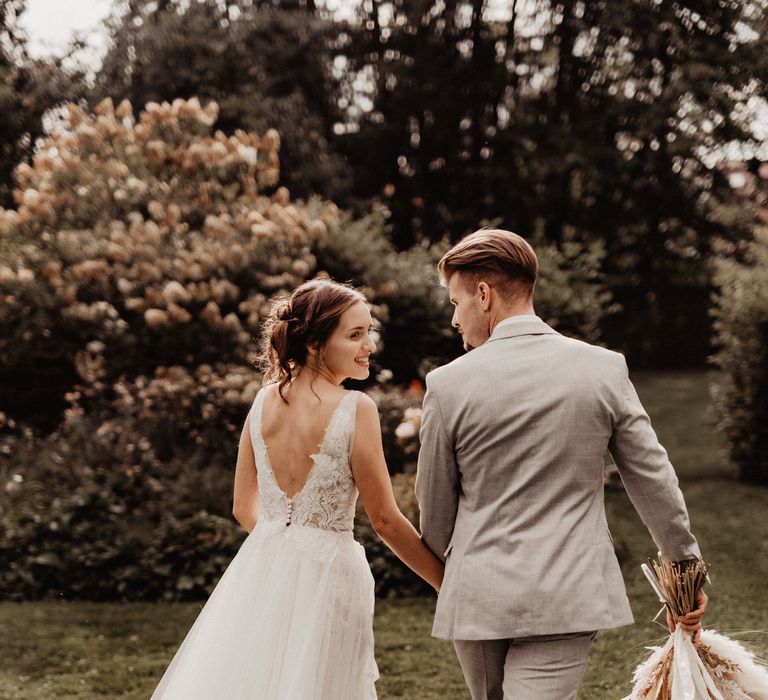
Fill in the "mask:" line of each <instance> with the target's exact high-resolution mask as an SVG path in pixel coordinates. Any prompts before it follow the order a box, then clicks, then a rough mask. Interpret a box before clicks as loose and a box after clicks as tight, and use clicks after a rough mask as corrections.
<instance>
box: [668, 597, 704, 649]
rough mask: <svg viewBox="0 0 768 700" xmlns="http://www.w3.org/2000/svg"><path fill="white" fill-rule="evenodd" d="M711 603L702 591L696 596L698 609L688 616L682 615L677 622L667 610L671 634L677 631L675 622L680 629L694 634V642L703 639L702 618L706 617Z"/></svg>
mask: <svg viewBox="0 0 768 700" xmlns="http://www.w3.org/2000/svg"><path fill="white" fill-rule="evenodd" d="M708 603H709V597H708V596H707V594H706V593H705V592H704V590H703V589H700V590H699V592H698V594H697V596H696V609H695V610H692V611H691V612H689V613H688V614H686V615H682V616H681V617H679V618H677V621H675V620H674V619H673V617H672V614H671V613H670V612H669V610H667V626H668V627H669V632H670V634H671V633H673V632H674V631H675V622H677V624H679V625H680V629H683V630H685V631H686V632H692V633H693V641H694V642H698V641H699V637H701V618H702V617H704V612H705V611H706V609H707V605H708Z"/></svg>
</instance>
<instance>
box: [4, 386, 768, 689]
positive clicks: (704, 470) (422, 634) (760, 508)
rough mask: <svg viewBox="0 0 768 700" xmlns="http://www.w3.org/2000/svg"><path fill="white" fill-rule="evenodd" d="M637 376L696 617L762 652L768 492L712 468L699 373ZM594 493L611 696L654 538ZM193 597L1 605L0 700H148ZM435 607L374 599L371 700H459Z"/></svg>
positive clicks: (634, 654)
mask: <svg viewBox="0 0 768 700" xmlns="http://www.w3.org/2000/svg"><path fill="white" fill-rule="evenodd" d="M635 381H636V384H637V386H638V390H639V392H640V395H641V397H642V399H643V401H644V403H645V405H646V408H647V409H648V411H649V413H650V415H651V417H652V419H653V422H654V426H655V427H656V430H657V432H658V433H659V436H660V438H661V441H662V443H663V444H664V445H665V447H666V448H667V450H668V451H669V453H670V456H671V458H672V461H673V463H674V464H675V466H676V468H677V471H678V474H679V476H680V482H681V485H682V488H683V491H684V493H685V496H686V500H687V502H688V505H689V509H690V513H691V521H692V524H693V529H694V532H695V533H696V535H697V536H698V538H699V540H700V542H701V546H702V549H703V551H704V554H705V558H706V559H707V561H708V562H709V564H710V565H711V575H712V584H713V585H712V586H711V587H710V591H709V592H710V596H711V599H712V601H711V610H710V614H709V615H708V617H707V624H708V626H711V627H715V628H717V629H718V630H720V631H723V632H725V633H727V634H731V635H733V636H738V637H739V638H740V639H742V640H743V641H747V642H748V643H750V644H751V645H752V646H753V648H754V649H755V650H756V651H757V652H758V653H759V655H761V656H762V657H763V658H766V657H768V586H766V581H767V580H768V536H766V535H768V529H767V526H766V525H765V522H766V515H768V489H761V488H756V487H750V486H745V485H743V484H739V483H738V482H736V481H735V479H734V475H733V474H732V472H731V470H730V469H729V468H728V467H726V466H724V460H723V458H722V455H721V454H720V452H719V444H718V439H717V435H716V433H715V431H714V430H713V428H712V426H711V421H710V417H709V414H708V407H709V395H708V387H707V380H706V376H705V375H704V374H701V373H679V374H652V375H640V376H637V377H635ZM606 502H607V510H608V520H609V523H610V526H611V530H612V532H613V536H614V539H615V541H616V543H617V547H618V548H619V549H620V553H621V556H622V559H623V568H624V575H625V578H626V581H627V587H628V591H629V596H630V600H631V602H632V607H633V610H634V613H635V618H636V620H637V623H636V624H635V625H632V626H629V627H624V628H620V629H617V630H608V631H604V632H601V633H600V634H599V635H598V638H597V640H596V642H595V645H594V647H593V650H592V654H591V656H590V663H589V668H588V670H587V675H586V677H585V680H584V684H583V687H582V692H581V694H580V700H609V699H610V700H616V699H617V698H621V697H622V696H623V695H624V694H626V693H627V692H628V691H629V680H630V677H631V672H632V669H633V668H634V667H635V665H636V664H637V663H638V662H639V660H640V659H641V658H644V657H645V655H646V654H647V652H646V651H645V649H644V646H645V645H647V644H650V643H654V642H658V641H661V640H662V639H663V637H664V631H663V630H662V629H661V628H660V627H658V626H657V625H655V624H653V623H652V622H651V621H650V620H651V618H652V617H653V615H654V614H655V613H656V611H657V609H658V605H657V603H656V601H655V599H654V597H653V595H652V594H651V592H650V589H649V587H648V585H647V583H645V580H644V579H643V578H642V574H641V573H640V569H639V564H640V562H641V561H643V560H644V559H645V558H646V557H647V556H650V555H653V554H654V553H655V548H654V545H653V542H652V540H651V539H650V537H649V535H648V534H647V532H646V530H645V528H644V527H643V525H642V523H641V522H640V521H639V518H638V517H637V515H636V514H635V512H634V510H633V509H632V506H631V504H630V502H629V500H628V498H627V497H626V495H624V494H623V493H608V494H607V497H606ZM201 605H202V604H201V603H195V604H172V605H169V604H162V603H158V604H151V603H150V604H144V603H135V604H100V603H68V602H61V603H59V602H55V601H51V602H42V603H21V604H17V603H0V698H13V699H14V700H16V699H18V700H43V699H46V700H47V699H48V698H56V699H57V700H69V699H72V698H79V699H80V698H120V699H121V700H140V699H141V700H146V699H147V698H148V697H149V696H150V694H151V692H152V690H153V688H154V685H155V684H156V682H157V680H159V677H160V675H161V674H162V672H163V670H164V668H165V666H166V664H167V663H168V661H169V660H170V657H171V656H172V655H173V652H174V651H175V649H176V647H177V645H178V643H179V642H180V641H181V639H182V638H183V637H184V635H185V633H186V631H187V630H188V629H189V626H190V625H191V624H192V622H193V620H194V619H195V617H196V616H197V614H198V612H199V610H200V608H201ZM433 610H434V602H433V601H432V600H431V599H409V600H396V601H389V600H382V601H378V602H377V607H376V621H375V627H376V655H377V660H378V663H379V668H380V671H381V676H382V678H381V680H380V682H379V684H378V688H379V697H380V698H381V699H382V700H388V699H390V698H407V699H409V700H437V699H438V698H439V699H440V700H468V698H469V694H468V693H467V691H466V688H465V686H464V684H463V681H462V678H461V673H460V671H459V667H458V664H457V662H456V660H455V656H454V654H453V648H452V647H451V645H450V644H449V643H447V642H440V641H438V640H435V639H432V638H430V636H429V630H430V626H431V617H432V612H433ZM750 630H762V632H758V633H754V632H748V631H750ZM745 632H746V633H745ZM211 700H219V699H213V698H212V699H211Z"/></svg>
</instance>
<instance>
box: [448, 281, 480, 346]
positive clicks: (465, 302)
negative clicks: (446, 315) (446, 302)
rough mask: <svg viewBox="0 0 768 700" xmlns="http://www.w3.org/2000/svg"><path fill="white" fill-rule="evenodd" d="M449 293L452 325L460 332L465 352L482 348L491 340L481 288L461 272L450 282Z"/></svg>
mask: <svg viewBox="0 0 768 700" xmlns="http://www.w3.org/2000/svg"><path fill="white" fill-rule="evenodd" d="M448 293H449V294H450V296H451V304H453V318H452V319H451V325H452V326H453V327H454V328H455V329H456V330H457V331H458V332H459V334H460V335H461V339H462V341H463V343H464V349H465V350H473V349H474V348H477V347H479V346H481V345H482V344H483V343H484V342H485V341H486V340H488V338H489V332H488V318H487V314H486V313H485V311H484V309H483V305H482V302H481V295H480V293H479V288H478V286H477V285H476V284H473V283H472V282H471V280H469V279H466V278H465V277H464V276H463V275H462V273H461V272H454V273H453V274H452V275H451V278H450V279H449V280H448Z"/></svg>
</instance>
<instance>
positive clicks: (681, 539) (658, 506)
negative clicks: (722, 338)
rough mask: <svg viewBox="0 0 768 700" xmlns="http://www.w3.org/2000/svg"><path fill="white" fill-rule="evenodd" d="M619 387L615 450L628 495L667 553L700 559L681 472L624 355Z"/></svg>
mask: <svg viewBox="0 0 768 700" xmlns="http://www.w3.org/2000/svg"><path fill="white" fill-rule="evenodd" d="M619 386H620V391H619V396H618V399H619V410H618V415H617V416H616V420H615V423H614V427H613V434H612V436H611V440H610V443H609V449H610V451H611V455H612V456H613V459H614V461H615V462H616V466H617V467H618V470H619V473H620V474H621V479H622V481H623V482H624V486H625V488H626V490H627V494H628V495H629V498H630V499H631V501H632V503H633V505H634V506H635V509H636V510H637V512H638V513H639V515H640V517H641V519H642V521H643V522H644V523H645V525H646V527H647V528H648V530H649V531H650V533H651V536H652V537H653V540H654V542H655V543H656V546H657V547H658V548H659V551H661V553H662V555H663V556H664V557H666V558H668V559H671V560H673V561H681V560H684V559H693V558H698V557H700V556H701V553H700V551H699V546H698V543H697V542H696V538H695V537H694V536H693V534H692V533H691V530H690V523H689V519H688V510H687V509H686V507H685V501H684V500H683V494H682V492H681V491H680V487H679V486H678V480H677V475H676V474H675V470H674V468H673V467H672V464H671V463H670V461H669V458H668V457H667V452H666V450H665V449H664V448H663V447H662V446H661V445H660V444H659V440H658V438H657V437H656V433H655V432H654V430H653V428H652V427H651V421H650V419H649V418H648V414H647V413H646V412H645V409H643V406H642V404H641V403H640V399H639V398H638V395H637V392H636V391H635V387H634V386H633V385H632V382H631V381H630V379H629V372H628V370H627V363H626V360H624V358H623V356H622V357H621V369H620V378H619Z"/></svg>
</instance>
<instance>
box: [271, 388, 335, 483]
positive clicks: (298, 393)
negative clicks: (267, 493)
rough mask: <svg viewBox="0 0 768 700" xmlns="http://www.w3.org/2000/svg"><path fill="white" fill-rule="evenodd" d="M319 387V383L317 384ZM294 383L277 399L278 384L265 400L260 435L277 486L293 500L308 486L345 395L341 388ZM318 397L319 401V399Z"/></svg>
mask: <svg viewBox="0 0 768 700" xmlns="http://www.w3.org/2000/svg"><path fill="white" fill-rule="evenodd" d="M318 384H319V383H318ZM315 391H316V394H315V393H312V391H311V390H310V388H309V387H308V386H300V385H298V384H293V385H291V386H288V387H286V389H285V398H286V399H287V400H288V403H286V402H285V401H283V399H282V398H280V395H279V393H278V391H277V385H274V386H273V387H272V388H270V390H269V392H268V393H267V395H266V396H265V397H264V408H263V412H262V417H261V432H262V435H263V437H264V443H265V444H266V448H267V454H268V455H269V462H270V465H271V467H272V472H273V473H274V475H275V480H276V481H277V485H278V486H279V487H280V488H281V489H282V491H283V492H284V493H285V494H286V495H287V496H288V498H293V497H294V496H295V495H296V494H298V493H299V492H300V491H301V490H302V489H303V488H304V485H305V484H306V483H307V480H308V479H309V475H310V474H311V472H312V468H313V467H314V461H313V459H312V457H311V455H313V454H317V452H318V451H319V450H320V446H321V444H322V442H323V437H324V436H325V431H326V428H327V427H328V425H329V424H330V422H331V418H332V417H333V414H334V411H335V410H336V408H337V407H338V405H339V403H340V402H341V400H342V399H343V398H344V395H345V394H346V393H347V392H346V391H345V390H344V389H342V388H341V387H327V386H316V387H315ZM318 397H319V398H318Z"/></svg>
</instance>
